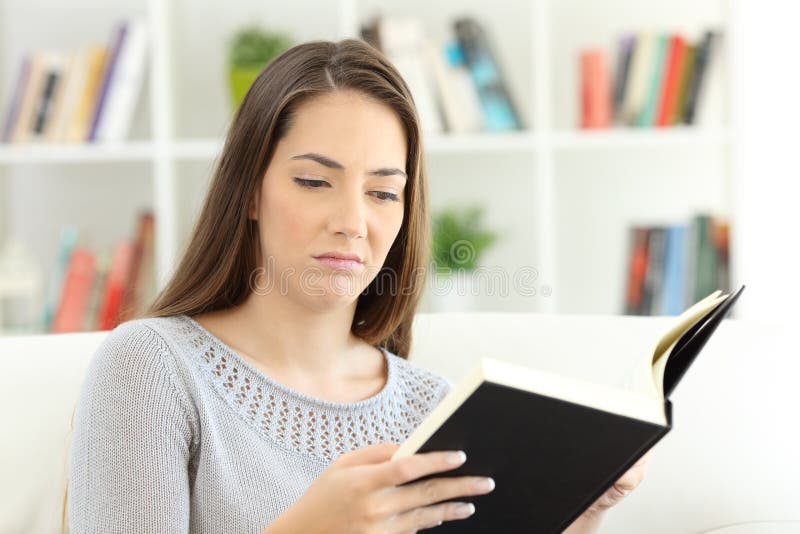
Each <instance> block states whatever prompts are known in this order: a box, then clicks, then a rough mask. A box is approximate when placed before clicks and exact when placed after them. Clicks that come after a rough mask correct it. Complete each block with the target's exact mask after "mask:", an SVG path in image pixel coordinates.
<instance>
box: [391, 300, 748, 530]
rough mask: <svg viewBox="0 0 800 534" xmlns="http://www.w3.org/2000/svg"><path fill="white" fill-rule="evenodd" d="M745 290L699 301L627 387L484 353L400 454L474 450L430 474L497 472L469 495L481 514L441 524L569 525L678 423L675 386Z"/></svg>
mask: <svg viewBox="0 0 800 534" xmlns="http://www.w3.org/2000/svg"><path fill="white" fill-rule="evenodd" d="M743 290H744V286H741V287H740V288H739V289H738V290H737V291H736V292H735V293H733V294H730V295H727V294H722V293H721V291H714V292H713V293H711V294H710V295H708V296H707V297H706V298H704V299H702V300H700V301H698V302H697V303H695V304H694V305H693V306H691V307H689V308H688V309H687V310H686V311H684V312H683V313H682V314H681V315H680V316H679V317H678V318H677V319H676V320H675V321H674V322H673V324H672V325H671V326H670V328H669V329H668V330H667V331H666V332H664V334H663V335H662V336H661V337H660V338H659V339H657V340H656V341H655V344H654V347H653V348H652V349H651V350H649V351H647V350H644V348H643V350H642V353H641V355H639V356H638V357H637V358H636V361H635V365H633V366H632V367H631V370H630V372H629V374H628V376H626V377H624V378H625V380H624V381H623V382H621V385H620V386H619V387H611V386H608V385H600V384H595V383H592V382H588V381H583V380H578V379H575V378H572V377H568V376H562V375H558V374H554V373H547V372H544V371H540V370H537V369H531V368H527V367H525V366H522V365H516V364H511V363H507V362H503V361H498V360H495V359H490V358H483V359H481V361H480V362H479V364H478V365H477V366H476V367H475V368H474V369H473V370H472V371H471V372H470V373H469V374H468V375H467V376H466V377H465V378H464V379H462V380H461V381H459V382H458V383H457V384H456V385H455V386H454V387H453V389H452V390H451V391H450V393H449V394H448V395H447V396H445V398H444V399H442V401H441V402H440V403H439V404H438V405H437V407H436V408H434V409H433V410H432V411H431V413H430V414H428V416H427V417H426V418H425V420H423V422H422V423H421V424H420V425H419V427H418V428H417V429H416V430H415V431H414V432H413V433H412V434H411V435H410V436H409V437H408V439H407V440H406V441H405V442H404V443H403V444H402V445H401V446H400V448H399V449H398V450H397V451H396V452H395V454H394V456H393V458H401V457H405V456H409V455H411V454H415V453H421V452H428V451H440V450H464V451H465V452H466V454H467V461H466V462H465V463H464V464H463V465H462V466H461V467H459V468H457V469H455V470H451V471H447V472H444V473H437V474H435V475H431V476H429V477H423V479H425V478H431V477H441V476H462V475H479V476H491V477H492V478H494V479H495V481H496V483H497V485H496V489H495V490H494V491H493V492H492V493H490V494H487V495H481V496H477V497H467V498H464V497H459V498H458V499H457V500H459V501H464V500H466V501H470V502H474V503H475V507H476V513H475V514H474V515H473V516H471V517H469V518H467V519H464V520H461V521H458V522H446V523H443V524H442V525H441V526H439V527H437V532H438V531H442V532H459V533H466V534H469V533H472V532H475V533H477V532H537V533H542V534H551V533H552V534H555V533H558V532H562V531H563V530H564V529H565V528H566V527H568V526H569V525H570V524H571V523H572V522H573V521H574V520H575V519H576V518H577V517H578V516H579V515H580V514H581V513H583V511H584V510H586V509H587V508H588V507H589V506H591V505H592V503H594V502H595V501H596V500H597V499H598V498H599V497H600V496H601V495H603V493H605V491H606V490H607V489H608V488H610V487H611V486H612V485H613V484H614V483H615V482H616V481H617V480H618V479H619V478H620V477H621V476H622V475H623V474H624V473H625V472H626V471H627V470H628V469H629V468H630V467H631V466H633V465H634V464H635V463H636V462H637V461H638V460H639V458H641V457H642V456H643V455H644V454H645V453H646V452H647V451H648V450H650V449H651V448H652V447H653V446H654V445H656V443H658V442H659V441H660V440H661V439H662V438H663V437H664V435H666V434H667V433H668V432H669V431H670V430H671V429H672V427H673V419H672V402H671V400H670V398H671V395H672V394H673V392H674V390H675V387H676V386H677V385H678V383H679V382H680V381H681V379H682V378H683V376H684V374H685V373H686V372H687V370H688V369H689V367H690V366H691V365H692V363H693V362H694V361H695V359H696V358H697V356H698V354H699V353H700V351H701V350H702V349H703V348H704V346H705V345H706V343H707V342H708V340H709V339H710V338H711V336H712V335H713V334H714V332H715V331H716V329H717V327H718V326H719V325H720V323H721V322H722V320H723V318H724V317H725V316H726V315H727V314H728V312H729V311H730V310H731V308H732V306H733V305H734V304H735V302H736V301H737V299H738V298H739V296H740V295H741V293H742V291H743ZM597 351H598V353H600V354H601V355H602V353H603V352H604V351H608V352H612V351H615V348H614V347H597ZM631 356H632V357H633V356H636V355H631ZM423 479H419V480H423Z"/></svg>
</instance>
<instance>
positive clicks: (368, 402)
mask: <svg viewBox="0 0 800 534" xmlns="http://www.w3.org/2000/svg"><path fill="white" fill-rule="evenodd" d="M180 317H181V319H183V320H184V321H185V322H187V323H188V324H189V325H191V326H192V327H193V328H194V329H195V330H196V331H197V332H199V333H201V334H202V335H203V336H204V337H205V338H206V340H207V341H208V342H209V343H211V344H212V345H214V346H215V347H216V348H217V349H218V350H220V351H221V352H222V353H224V354H225V355H226V356H228V357H229V358H231V360H232V361H235V362H236V364H237V365H240V366H241V367H242V368H244V369H245V370H246V371H247V373H248V374H250V375H251V376H252V377H254V379H255V380H258V381H261V382H263V383H264V384H265V385H267V386H268V387H269V388H271V389H274V390H276V391H277V392H279V393H281V394H283V395H285V396H286V397H290V398H293V399H295V400H296V401H298V402H301V403H305V404H311V405H314V406H319V407H322V408H326V409H328V410H334V411H352V410H360V409H363V408H368V407H372V406H374V405H375V404H380V403H382V402H383V400H384V398H385V397H387V396H389V395H390V392H391V391H392V390H393V389H394V388H395V382H396V381H397V369H396V368H395V362H394V358H392V357H391V354H390V353H389V351H388V350H387V349H385V348H384V347H380V346H378V347H376V348H377V349H378V350H380V351H381V354H383V358H384V361H385V362H386V368H387V378H386V383H385V384H384V385H383V388H381V390H380V391H378V392H377V393H375V394H374V395H372V396H370V397H367V398H366V399H361V400H358V401H355V402H336V401H330V400H326V399H321V398H318V397H314V396H312V395H308V394H306V393H303V392H302V391H298V390H296V389H294V388H292V387H289V386H287V385H285V384H283V383H282V382H279V381H277V380H276V379H274V378H272V377H271V376H269V375H268V374H266V373H265V372H264V371H262V370H261V369H258V368H257V367H255V366H254V365H252V364H251V363H250V362H248V361H247V360H245V359H244V358H243V357H242V356H241V355H240V354H239V353H238V352H236V351H235V350H234V349H233V348H232V347H230V346H229V345H228V344H227V343H225V342H224V341H222V340H221V339H219V338H218V337H217V336H215V335H214V334H212V333H211V332H210V331H209V330H207V329H206V328H205V327H204V326H203V325H201V324H200V323H199V322H197V321H195V320H194V319H193V318H191V317H190V316H188V315H181V316H180Z"/></svg>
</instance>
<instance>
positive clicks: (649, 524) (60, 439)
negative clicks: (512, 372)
mask: <svg viewBox="0 0 800 534" xmlns="http://www.w3.org/2000/svg"><path fill="white" fill-rule="evenodd" d="M670 322H671V319H670V318H653V317H615V316H576V315H539V314H502V313H483V314H481V313H478V314H455V313H454V314H431V315H429V314H420V315H418V316H417V318H416V321H415V326H414V340H413V344H412V354H411V360H412V361H414V362H416V363H417V364H418V365H422V366H424V367H427V368H429V369H432V370H434V371H436V372H438V373H440V374H442V375H444V376H446V377H448V378H449V379H450V380H452V381H454V382H456V381H457V380H458V379H459V378H461V377H462V376H463V375H464V374H465V373H466V372H467V371H468V370H469V368H470V366H471V365H472V364H473V363H474V362H475V361H476V360H477V359H478V358H479V357H481V356H492V357H495V358H500V359H506V360H509V361H515V362H519V363H524V364H527V365H530V366H533V367H537V368H541V369H545V370H549V371H554V372H560V373H565V374H569V375H572V376H576V377H578V378H584V379H588V380H593V381H597V382H602V383H608V384H613V383H615V382H617V381H618V379H619V377H620V376H622V374H623V372H624V371H625V370H626V369H627V368H629V367H630V366H631V365H632V363H633V361H634V359H635V358H636V357H637V356H638V355H640V354H641V353H642V351H645V352H646V351H648V350H650V349H652V346H653V343H654V342H655V340H656V338H657V337H658V336H659V335H660V334H661V333H662V331H663V330H664V329H665V328H666V327H667V325H669V324H670ZM105 335H106V333H103V332H100V333H87V334H62V335H50V336H31V337H15V338H0V362H2V364H3V367H2V368H3V372H2V373H0V403H2V404H0V406H2V409H0V413H2V423H3V430H4V432H3V435H4V437H5V439H4V440H2V443H0V481H3V484H0V533H4V532H36V533H50V532H57V531H58V525H59V524H60V513H61V500H62V495H63V493H62V492H63V487H64V483H65V480H66V473H65V471H64V468H65V465H66V454H67V444H68V440H69V427H70V421H71V416H72V412H73V408H74V406H75V402H76V400H77V396H78V393H79V391H80V387H81V384H82V380H83V376H84V374H85V371H86V368H87V366H88V364H89V362H90V360H91V357H92V355H93V354H94V351H95V350H96V348H97V347H98V346H99V344H100V343H101V342H102V340H103V339H104V337H105ZM789 341H790V339H789V332H788V328H787V327H782V326H779V325H772V324H766V323H756V322H745V321H733V320H726V321H724V322H723V324H722V325H721V326H720V327H719V329H718V331H717V333H716V334H715V335H714V337H713V338H712V339H711V341H709V343H708V345H707V346H706V348H705V349H704V351H703V353H702V354H701V356H700V357H699V358H698V360H697V361H696V362H695V364H694V366H693V367H692V369H691V370H690V371H689V373H687V375H686V376H685V378H684V380H683V382H681V384H680V385H679V386H678V388H677V389H676V391H675V393H674V395H673V398H672V400H673V403H674V428H673V430H672V431H671V432H670V434H668V435H667V436H666V437H665V438H664V440H663V441H662V442H661V443H660V444H659V445H658V446H657V447H656V452H655V455H654V457H653V459H652V461H651V463H650V469H649V472H648V475H647V477H646V479H645V481H644V482H643V483H642V484H641V486H640V488H639V489H637V490H636V491H635V492H634V493H633V494H631V495H630V496H629V497H628V498H627V499H626V501H625V502H623V503H621V504H620V505H618V506H617V507H616V508H615V509H614V510H613V511H612V512H611V513H610V514H609V515H608V517H607V519H606V521H605V524H604V526H603V528H602V529H601V533H618V534H634V533H636V534H640V533H641V532H648V533H649V534H675V533H689V532H692V533H694V532H703V531H705V530H711V529H712V528H716V527H720V526H723V525H727V524H733V523H739V522H747V521H754V520H767V519H772V520H775V519H783V520H785V519H796V520H800V509H799V508H798V507H797V503H798V502H800V484H799V483H798V481H800V462H798V461H797V459H796V454H797V451H798V450H800V428H798V425H797V423H796V421H797V420H798V416H797V413H796V412H797V410H798V408H800V388H798V387H797V386H796V382H797V380H798V378H799V377H800V358H798V356H800V354H799V352H800V351H798V349H797V344H796V343H791V344H790V342H789ZM531 483H532V484H535V483H536V481H531ZM798 531H800V530H798Z"/></svg>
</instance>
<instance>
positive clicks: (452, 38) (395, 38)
mask: <svg viewBox="0 0 800 534" xmlns="http://www.w3.org/2000/svg"><path fill="white" fill-rule="evenodd" d="M449 30H450V31H449V34H450V35H449V37H448V38H446V39H443V40H435V39H433V38H431V37H430V36H429V35H427V33H426V31H425V28H424V27H423V24H422V21H421V20H419V19H417V18H414V17H398V16H386V15H381V16H377V17H375V18H374V19H373V20H371V21H370V22H368V23H366V24H363V25H362V27H361V37H362V39H364V40H365V41H366V42H368V43H370V44H372V45H373V46H375V47H376V48H378V49H379V50H381V51H382V52H383V53H384V54H385V55H386V56H387V58H388V59H389V60H390V61H391V62H392V63H393V64H394V65H395V67H397V70H398V71H399V72H400V74H401V75H402V76H403V79H404V80H405V81H406V83H407V85H408V87H409V90H410V91H411V94H412V96H413V98H414V102H415V104H416V107H417V110H418V113H419V115H420V123H421V126H422V129H423V130H424V131H425V132H427V133H433V134H440V133H444V132H447V133H461V134H465V133H474V132H478V131H487V132H490V131H508V130H517V129H522V128H523V127H524V125H523V123H522V121H521V118H520V114H519V112H518V110H517V108H516V106H515V104H514V101H513V99H512V97H511V92H510V90H509V88H508V83H507V80H506V77H505V76H504V74H503V72H502V69H501V67H500V61H499V58H498V56H497V53H496V51H495V49H494V47H493V46H492V45H491V44H490V39H489V37H488V35H487V32H486V29H485V28H484V27H483V26H482V25H481V24H480V23H478V21H476V20H475V19H472V18H468V17H463V18H458V19H455V20H453V23H452V27H451V28H449Z"/></svg>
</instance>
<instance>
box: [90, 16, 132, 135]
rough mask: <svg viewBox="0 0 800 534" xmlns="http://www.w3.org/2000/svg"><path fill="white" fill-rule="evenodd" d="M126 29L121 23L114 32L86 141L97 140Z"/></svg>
mask: <svg viewBox="0 0 800 534" xmlns="http://www.w3.org/2000/svg"><path fill="white" fill-rule="evenodd" d="M127 29H128V28H127V25H126V24H125V23H121V24H119V25H118V26H117V27H116V29H115V30H114V36H113V38H112V42H111V46H110V47H109V54H108V61H106V64H105V68H104V69H103V74H102V81H101V82H100V84H99V86H98V90H97V98H96V100H95V105H94V111H93V112H92V118H91V123H90V126H89V130H88V137H87V140H88V141H95V140H96V138H97V128H98V125H99V124H100V117H101V116H102V115H103V112H104V109H105V105H106V99H107V98H108V94H109V89H110V87H111V83H112V80H113V79H114V75H115V71H116V69H117V68H118V63H119V56H120V51H121V50H122V47H123V43H124V41H125V34H126V32H127Z"/></svg>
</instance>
